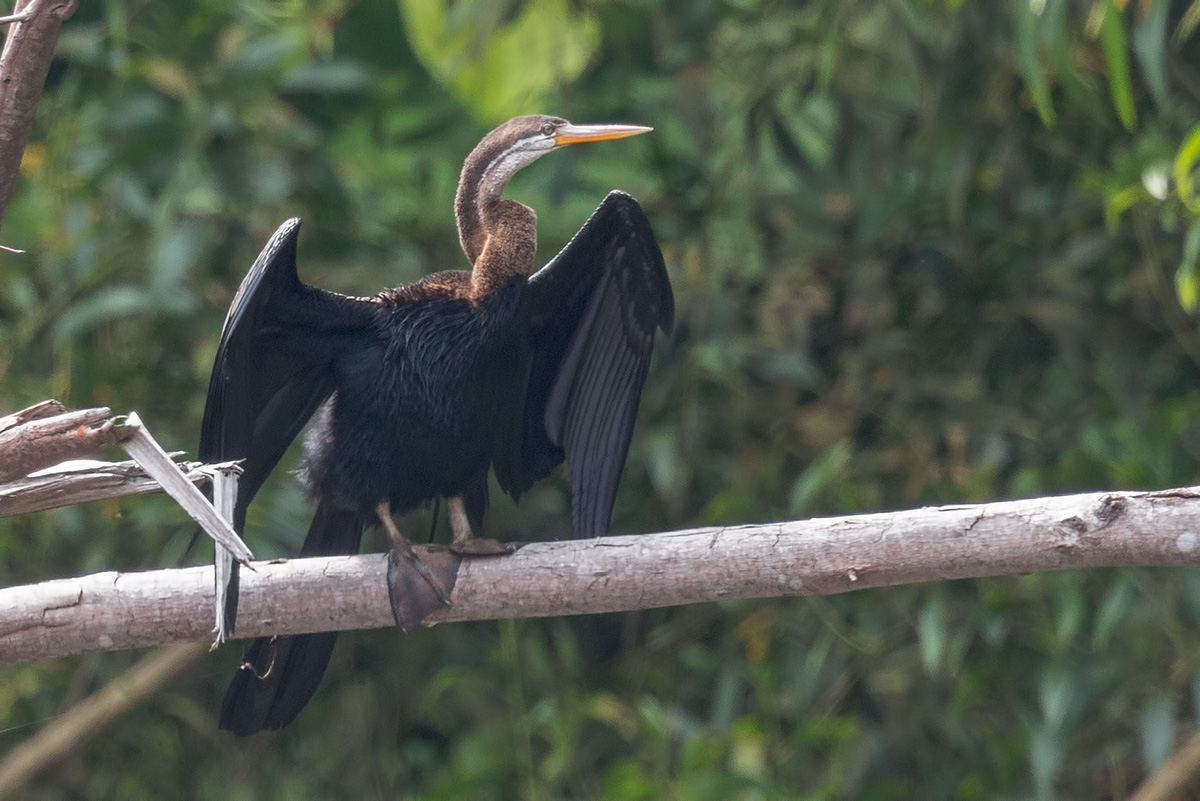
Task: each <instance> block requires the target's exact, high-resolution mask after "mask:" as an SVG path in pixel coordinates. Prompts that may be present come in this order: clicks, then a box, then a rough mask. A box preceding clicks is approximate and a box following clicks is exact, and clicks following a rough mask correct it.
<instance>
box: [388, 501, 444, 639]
mask: <svg viewBox="0 0 1200 801" xmlns="http://www.w3.org/2000/svg"><path fill="white" fill-rule="evenodd" d="M375 514H376V515H378V517H379V522H380V523H382V524H383V527H384V529H386V530H387V533H388V539H389V540H390V541H391V543H392V551H391V553H390V554H389V555H388V598H389V599H390V600H391V603H392V617H393V618H395V620H396V625H397V626H398V627H399V628H400V629H401V630H402V631H409V630H410V629H412V628H413V627H414V626H416V625H417V624H418V623H420V622H421V621H422V620H423V619H424V618H425V616H426V615H428V614H429V613H430V612H433V611H435V610H437V609H440V608H441V607H443V606H449V605H450V598H449V597H448V595H447V593H448V592H449V590H447V589H445V586H448V587H450V588H453V587H454V579H455V578H456V576H457V571H458V565H457V560H452V564H450V565H449V566H448V569H449V573H448V575H447V577H446V578H447V580H446V582H445V585H443V584H442V583H441V582H439V581H438V579H437V577H436V576H434V574H433V573H432V572H431V571H430V569H429V568H430V566H429V565H428V564H426V561H425V560H423V559H422V558H421V556H420V555H419V554H417V552H416V551H415V550H413V546H412V543H411V542H409V540H408V537H405V536H404V535H403V534H401V533H400V529H398V528H396V521H394V520H392V507H391V504H389V503H388V502H387V501H384V502H383V503H381V504H379V505H378V506H376V507H375ZM444 553H445V552H443V554H444ZM447 556H449V555H447ZM434 567H435V568H441V567H442V566H441V565H437V564H435V565H434Z"/></svg>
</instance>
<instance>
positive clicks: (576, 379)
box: [494, 192, 675, 537]
mask: <svg viewBox="0 0 1200 801" xmlns="http://www.w3.org/2000/svg"><path fill="white" fill-rule="evenodd" d="M526 303H527V304H528V305H527V309H528V319H529V323H530V328H529V336H530V339H529V344H530V347H531V351H530V354H529V356H528V357H527V358H526V359H525V361H524V363H523V364H522V365H521V374H520V375H521V377H520V381H519V383H520V385H521V391H519V392H517V393H516V394H515V395H514V396H513V399H512V405H511V406H510V407H509V408H508V409H506V410H505V412H504V413H503V414H504V415H505V419H503V420H502V421H501V422H500V425H499V437H500V441H499V443H498V446H497V454H496V458H495V459H494V464H495V470H496V479H497V481H498V482H499V483H500V486H501V488H503V489H504V490H505V491H506V492H508V493H509V494H511V495H513V496H514V497H515V496H518V495H520V494H521V493H523V492H525V491H526V490H528V489H529V487H530V486H531V485H532V484H533V482H534V481H536V480H538V479H539V478H542V477H543V476H545V475H546V474H547V473H549V472H550V471H551V470H553V469H554V467H556V466H557V465H558V464H560V463H561V462H562V461H563V459H564V458H565V459H566V462H567V467H568V469H569V471H570V476H571V495H572V511H573V515H572V517H573V523H574V529H575V536H576V537H598V536H601V535H603V534H606V533H607V532H608V523H609V519H610V517H611V516H612V507H613V501H614V499H615V498H616V494H617V484H618V482H619V481H620V478H621V470H622V468H623V467H624V464H625V457H626V455H627V454H628V452H629V441H630V438H631V437H632V435H633V422H634V418H635V417H636V416H637V407H638V400H639V399H640V397H641V393H642V386H643V385H644V384H645V382H646V372H647V370H648V369H649V367H650V352H651V349H652V348H653V346H654V333H655V329H656V328H657V329H661V330H662V331H663V333H666V334H669V333H670V332H671V327H672V325H673V323H674V318H675V300H674V297H673V296H672V294H671V284H670V281H669V280H668V278H667V271H666V267H665V266H664V265H663V258H662V253H661V251H660V250H659V247H658V242H657V241H656V240H655V238H654V232H653V231H652V230H651V228H650V222H649V220H647V219H646V215H645V214H644V213H643V212H642V209H641V207H640V206H638V204H637V201H635V200H634V199H633V198H632V197H630V196H629V195H626V194H625V193H623V192H611V193H610V194H609V195H608V197H606V198H605V199H604V202H603V203H601V204H600V207H599V208H598V209H596V211H595V212H594V213H593V214H592V216H591V218H590V219H589V220H588V221H587V223H586V224H585V225H584V226H583V228H582V229H580V231H579V233H578V234H576V235H575V238H574V239H572V240H571V241H570V242H569V243H568V244H567V246H566V247H565V248H563V250H562V252H561V253H559V254H558V255H557V256H555V257H554V259H553V260H552V261H550V263H549V264H547V265H546V266H545V267H543V268H542V269H541V270H539V271H538V272H537V273H535V274H534V275H533V276H531V277H530V279H529V285H528V288H527V291H526Z"/></svg>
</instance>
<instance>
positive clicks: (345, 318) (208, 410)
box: [199, 217, 378, 533]
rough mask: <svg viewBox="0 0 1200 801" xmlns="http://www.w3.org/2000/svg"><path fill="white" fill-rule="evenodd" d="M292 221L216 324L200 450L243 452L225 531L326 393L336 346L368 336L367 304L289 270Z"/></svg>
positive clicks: (216, 456)
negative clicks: (232, 514)
mask: <svg viewBox="0 0 1200 801" xmlns="http://www.w3.org/2000/svg"><path fill="white" fill-rule="evenodd" d="M299 232H300V220H299V219H298V218H295V217H293V218H292V219H290V220H288V221H287V222H285V223H284V224H283V225H281V226H279V228H278V229H277V230H276V231H275V234H274V235H273V236H272V237H271V239H270V241H268V242H267V244H266V246H265V247H264V248H263V250H262V252H261V253H260V254H259V255H258V258H257V259H255V261H254V266H252V267H251V268H250V272H249V273H248V274H247V275H246V277H245V279H244V280H243V281H242V285H241V286H240V287H239V288H238V291H237V295H236V296H235V297H234V299H233V305H232V306H230V308H229V314H228V316H227V317H226V318H225V327H224V329H223V330H222V331H221V344H220V345H219V346H218V348H217V359H216V363H215V364H214V365H213V373H212V380H211V381H210V383H209V386H208V400H207V402H206V403H205V406H204V422H203V424H202V427H201V429H200V448H199V456H200V459H201V460H202V461H205V462H216V461H225V460H228V459H244V460H245V461H244V462H243V463H242V470H243V473H242V478H241V480H240V481H239V482H238V498H237V506H236V509H235V520H234V522H235V526H234V528H235V529H236V530H237V531H238V533H241V531H242V528H243V525H244V523H245V520H246V507H247V506H249V504H250V501H251V500H253V498H254V495H255V493H257V492H258V490H259V488H260V487H262V484H263V482H264V481H265V480H266V478H267V475H268V474H269V473H270V472H271V470H272V469H273V468H274V467H275V465H276V463H278V461H279V459H280V457H282V456H283V453H284V451H286V450H287V448H288V446H289V445H290V444H291V442H292V440H293V439H295V438H296V435H297V434H298V433H300V429H301V428H303V427H304V424H305V423H306V422H308V419H309V418H310V417H311V416H312V414H313V412H314V411H316V408H317V406H319V405H320V404H321V402H322V401H324V400H325V399H326V398H328V397H329V395H330V393H332V392H333V378H334V377H333V364H334V360H335V359H336V357H337V356H338V354H339V353H342V352H344V351H345V349H347V348H349V347H353V346H354V344H355V342H357V341H361V340H362V338H363V337H365V336H368V335H369V332H370V330H371V326H372V324H373V323H374V321H375V319H376V315H377V313H378V306H377V304H375V303H372V302H370V301H365V300H359V299H356V298H349V297H345V296H343V295H336V294H334V293H332V292H325V291H322V290H320V289H316V288H314V287H311V286H308V285H307V284H303V283H301V282H300V279H299V277H298V276H297V275H296V239H297V236H298V234H299Z"/></svg>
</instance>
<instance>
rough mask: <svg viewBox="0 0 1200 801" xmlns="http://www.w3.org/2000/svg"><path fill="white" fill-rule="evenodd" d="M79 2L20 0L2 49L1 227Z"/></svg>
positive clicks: (0, 64)
mask: <svg viewBox="0 0 1200 801" xmlns="http://www.w3.org/2000/svg"><path fill="white" fill-rule="evenodd" d="M76 5H77V0H17V3H16V7H15V8H13V13H12V15H11V18H10V19H9V22H10V23H11V24H10V25H9V27H8V35H7V36H6V37H5V40H4V49H3V50H2V51H0V225H2V224H3V222H4V214H5V212H6V211H7V210H8V201H9V200H10V199H11V198H12V192H13V186H14V185H15V184H16V182H17V175H18V173H19V172H20V170H21V156H22V155H23V154H24V153H25V142H26V140H27V139H28V138H29V126H30V125H31V124H32V123H33V111H34V109H35V108H37V103H38V99H39V98H40V97H41V96H42V85H43V84H45V82H46V74H47V73H48V72H49V71H50V61H51V60H52V59H53V58H54V46H55V45H56V44H57V43H58V33H59V31H60V30H61V28H62V24H63V23H64V22H66V21H67V20H68V19H70V17H71V15H72V14H74V13H75V7H76Z"/></svg>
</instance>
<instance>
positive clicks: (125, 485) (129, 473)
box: [0, 462, 237, 517]
mask: <svg viewBox="0 0 1200 801" xmlns="http://www.w3.org/2000/svg"><path fill="white" fill-rule="evenodd" d="M177 464H178V465H179V468H180V470H182V471H183V474H184V476H185V477H186V478H187V480H188V481H190V482H192V483H193V484H204V483H207V482H208V481H210V480H211V479H212V471H213V470H214V469H221V468H228V467H232V466H234V465H235V464H237V463H236V462H223V463H221V464H216V465H201V464H200V462H178V463H177ZM58 467H59V468H61V469H53V468H52V469H51V470H49V471H47V470H43V471H40V472H39V473H38V475H36V476H29V477H27V478H20V479H17V480H16V481H13V482H10V483H7V484H0V517H11V516H13V515H22V514H28V513H29V512H41V511H44V510H46V509H58V508H60V507H63V506H74V505H75V504H77V503H88V502H89V501H99V500H103V499H105V498H123V497H125V496H126V495H146V494H149V493H152V492H162V491H163V488H162V486H161V485H160V484H159V483H158V482H157V481H155V480H154V479H153V478H151V477H150V476H148V475H146V471H145V470H143V469H142V468H141V467H139V466H138V465H137V464H136V463H135V462H82V463H72V462H68V463H66V464H62V465H59V466H58Z"/></svg>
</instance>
